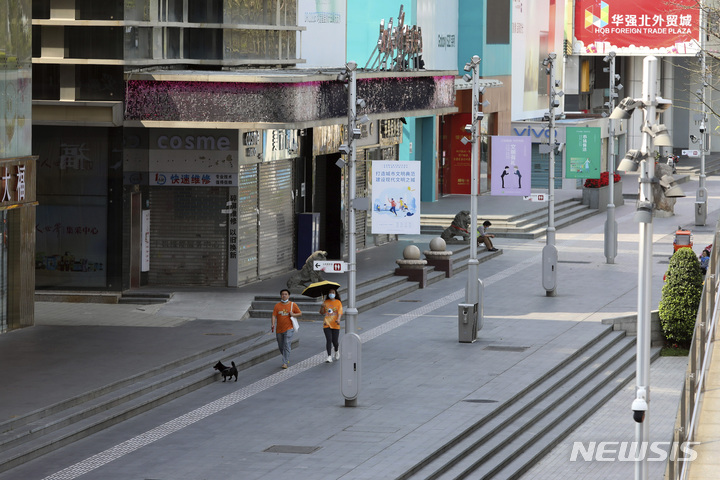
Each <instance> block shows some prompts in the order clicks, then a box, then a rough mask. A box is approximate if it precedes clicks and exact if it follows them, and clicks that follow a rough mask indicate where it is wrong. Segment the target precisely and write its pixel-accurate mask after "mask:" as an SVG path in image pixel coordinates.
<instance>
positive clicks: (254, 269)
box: [237, 164, 258, 285]
mask: <svg viewBox="0 0 720 480" xmlns="http://www.w3.org/2000/svg"><path fill="white" fill-rule="evenodd" d="M257 175H258V166H257V164H255V165H244V166H241V167H240V172H239V176H238V253H237V261H238V285H240V284H243V283H247V282H250V281H254V280H256V279H257V276H258V224H257V222H258V182H257Z"/></svg>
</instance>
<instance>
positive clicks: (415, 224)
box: [371, 161, 420, 235]
mask: <svg viewBox="0 0 720 480" xmlns="http://www.w3.org/2000/svg"><path fill="white" fill-rule="evenodd" d="M371 219H372V233H373V234H378V233H390V234H397V233H400V234H402V233H404V234H409V235H419V234H420V162H414V161H405V162H397V161H390V162H386V161H373V162H372V217H371Z"/></svg>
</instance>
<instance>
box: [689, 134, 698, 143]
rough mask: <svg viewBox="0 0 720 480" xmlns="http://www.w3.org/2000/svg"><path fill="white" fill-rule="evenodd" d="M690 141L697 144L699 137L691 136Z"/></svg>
mask: <svg viewBox="0 0 720 480" xmlns="http://www.w3.org/2000/svg"><path fill="white" fill-rule="evenodd" d="M690 141H691V142H693V143H697V141H698V137H696V136H695V135H690Z"/></svg>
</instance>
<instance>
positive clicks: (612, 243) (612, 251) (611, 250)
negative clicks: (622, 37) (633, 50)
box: [603, 52, 623, 263]
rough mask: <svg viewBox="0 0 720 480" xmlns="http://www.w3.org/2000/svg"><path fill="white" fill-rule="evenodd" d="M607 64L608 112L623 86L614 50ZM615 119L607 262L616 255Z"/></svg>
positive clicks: (610, 161)
mask: <svg viewBox="0 0 720 480" xmlns="http://www.w3.org/2000/svg"><path fill="white" fill-rule="evenodd" d="M603 60H604V61H605V62H607V63H608V66H607V67H605V68H604V69H603V70H604V71H605V72H608V73H609V74H610V89H609V93H608V97H609V98H608V102H607V104H606V105H607V107H608V110H609V111H610V113H612V112H613V110H614V109H615V99H616V98H617V97H618V93H617V92H618V90H622V88H623V86H622V85H621V84H618V83H617V82H618V81H619V80H620V75H617V74H616V73H615V52H610V53H609V54H607V55H606V56H605V58H604V59H603ZM615 155H616V152H615V119H614V118H612V117H611V118H609V119H608V166H607V169H608V172H609V173H610V182H609V183H608V196H609V197H610V203H609V204H608V206H607V219H606V220H605V258H606V259H607V263H615V257H616V256H617V222H616V221H615Z"/></svg>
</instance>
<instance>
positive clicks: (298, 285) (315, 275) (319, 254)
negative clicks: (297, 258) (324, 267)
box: [287, 250, 327, 293]
mask: <svg viewBox="0 0 720 480" xmlns="http://www.w3.org/2000/svg"><path fill="white" fill-rule="evenodd" d="M316 260H327V252H326V251H323V250H317V251H315V252H313V254H312V255H310V256H309V257H308V258H307V260H305V265H303V267H302V268H301V269H300V270H298V271H296V272H293V274H292V275H290V278H288V281H287V288H288V290H290V291H291V292H292V293H301V292H302V291H303V290H304V289H305V287H307V286H308V285H310V284H311V283H315V282H322V281H323V280H325V279H324V278H323V276H322V272H321V271H319V270H318V271H315V270H313V262H314V261H316Z"/></svg>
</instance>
